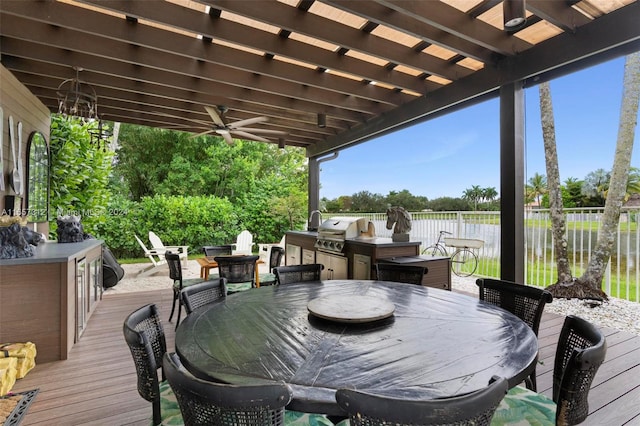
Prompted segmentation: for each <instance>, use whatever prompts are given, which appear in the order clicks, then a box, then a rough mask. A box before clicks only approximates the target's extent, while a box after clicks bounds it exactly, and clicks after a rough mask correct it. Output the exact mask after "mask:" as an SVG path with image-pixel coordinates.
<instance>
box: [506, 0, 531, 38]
mask: <svg viewBox="0 0 640 426" xmlns="http://www.w3.org/2000/svg"><path fill="white" fill-rule="evenodd" d="M502 8H503V17H504V30H505V31H508V32H514V31H518V30H519V29H520V28H522V27H524V25H525V24H526V23H527V14H526V11H525V8H526V7H525V0H504V1H503V2H502Z"/></svg>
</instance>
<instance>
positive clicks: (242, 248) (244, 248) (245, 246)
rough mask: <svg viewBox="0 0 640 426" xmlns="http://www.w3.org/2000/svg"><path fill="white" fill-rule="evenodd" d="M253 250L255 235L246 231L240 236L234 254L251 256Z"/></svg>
mask: <svg viewBox="0 0 640 426" xmlns="http://www.w3.org/2000/svg"><path fill="white" fill-rule="evenodd" d="M252 249H253V234H251V232H249V231H247V230H246V229H245V230H244V231H242V232H240V233H239V234H238V236H237V237H236V242H235V244H234V250H233V253H234V254H246V255H250V254H251V251H252Z"/></svg>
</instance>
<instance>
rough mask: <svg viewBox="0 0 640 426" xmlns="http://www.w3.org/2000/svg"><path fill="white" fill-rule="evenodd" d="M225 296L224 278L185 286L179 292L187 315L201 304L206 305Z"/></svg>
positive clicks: (225, 282)
mask: <svg viewBox="0 0 640 426" xmlns="http://www.w3.org/2000/svg"><path fill="white" fill-rule="evenodd" d="M226 296H227V280H226V278H218V279H214V280H209V281H204V282H201V283H200V284H194V285H192V286H189V287H185V288H184V289H182V291H181V292H180V299H181V300H182V304H183V305H184V310H185V311H186V312H187V315H189V314H190V313H191V312H193V311H195V310H196V309H198V308H199V307H201V306H204V305H208V304H209V303H213V302H215V301H217V300H220V299H224V298H225V297H226Z"/></svg>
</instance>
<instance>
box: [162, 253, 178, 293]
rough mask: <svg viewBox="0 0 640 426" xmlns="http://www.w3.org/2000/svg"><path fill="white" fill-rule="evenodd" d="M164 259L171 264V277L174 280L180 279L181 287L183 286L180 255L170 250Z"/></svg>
mask: <svg viewBox="0 0 640 426" xmlns="http://www.w3.org/2000/svg"><path fill="white" fill-rule="evenodd" d="M164 259H165V260H166V261H167V264H168V265H169V277H170V278H171V279H172V280H173V281H174V282H175V281H180V288H182V265H181V264H180V255H179V254H177V253H172V252H170V251H168V252H166V253H165V255H164Z"/></svg>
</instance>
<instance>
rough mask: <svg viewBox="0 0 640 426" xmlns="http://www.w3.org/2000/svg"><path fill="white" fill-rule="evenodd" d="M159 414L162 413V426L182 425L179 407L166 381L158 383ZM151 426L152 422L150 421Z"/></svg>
mask: <svg viewBox="0 0 640 426" xmlns="http://www.w3.org/2000/svg"><path fill="white" fill-rule="evenodd" d="M160 412H161V413H162V423H160V424H161V425H162V426H172V425H176V426H177V425H184V420H182V413H181V412H180V405H178V400H177V399H176V395H175V394H174V393H173V390H172V389H171V386H170V385H169V382H168V381H167V380H164V381H162V382H160ZM151 424H152V425H153V421H151Z"/></svg>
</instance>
